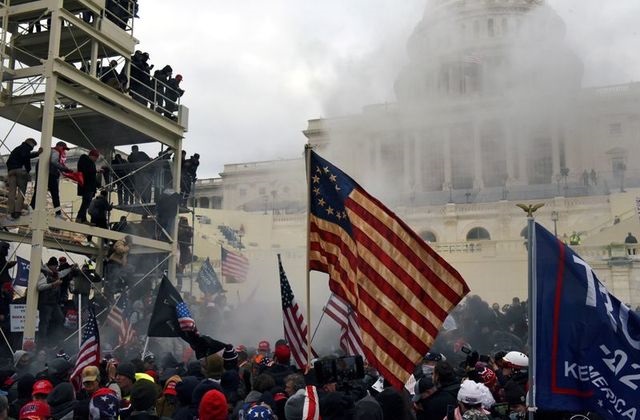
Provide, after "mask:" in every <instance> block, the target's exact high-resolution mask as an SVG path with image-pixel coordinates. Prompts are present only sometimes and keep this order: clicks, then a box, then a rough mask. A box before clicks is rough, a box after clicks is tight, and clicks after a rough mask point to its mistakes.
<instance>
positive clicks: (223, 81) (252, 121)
mask: <svg viewBox="0 0 640 420" xmlns="http://www.w3.org/2000/svg"><path fill="white" fill-rule="evenodd" d="M139 3H140V12H139V14H140V19H139V20H137V21H136V23H135V25H136V26H135V36H136V38H138V39H139V40H140V45H139V48H140V49H141V50H143V51H148V52H149V54H150V56H151V62H152V63H153V64H155V65H156V67H162V66H164V65H165V64H171V66H172V67H173V69H174V74H175V73H180V74H182V75H183V76H184V80H183V82H182V87H183V88H184V89H185V90H186V93H185V95H184V96H183V98H182V102H183V104H185V105H187V106H188V107H189V109H190V122H189V132H188V133H187V136H186V141H185V143H184V146H185V148H186V150H187V151H188V152H189V154H192V153H194V152H199V153H200V155H201V156H202V164H201V166H200V177H201V178H202V177H212V176H217V174H218V172H220V171H222V168H223V165H224V164H225V163H237V162H246V161H255V160H270V159H279V158H292V157H297V156H300V155H301V154H302V150H303V144H304V142H305V137H304V136H303V134H302V133H301V131H302V130H304V129H305V127H306V125H307V120H309V119H313V118H319V117H327V116H336V115H344V114H349V113H357V112H359V110H360V108H361V107H362V106H363V105H366V104H370V103H378V102H385V101H389V102H391V101H394V100H395V98H394V94H393V82H394V80H395V76H396V74H397V72H398V69H399V68H400V67H401V66H402V65H403V64H405V63H406V60H407V58H406V54H405V44H406V40H407V38H408V36H409V35H410V33H411V32H412V30H413V28H414V27H415V25H416V24H417V23H418V22H419V21H420V19H421V18H422V15H423V12H424V7H425V4H426V0H347V1H345V0H324V1H309V0H307V1H300V0H268V1H264V0H237V1H233V2H212V1H209V0H189V1H184V2H176V1H175V0H139ZM549 3H550V4H551V5H552V6H553V7H554V8H555V9H556V10H557V11H558V13H559V14H560V15H561V16H562V17H563V19H564V20H565V22H566V24H567V36H568V39H569V41H570V43H571V45H573V46H574V48H575V50H576V51H577V53H578V54H579V56H580V57H581V58H582V59H583V61H584V63H585V84H587V85H602V84H615V83H625V82H629V81H631V80H638V79H639V78H640V59H639V58H638V45H639V35H638V31H639V29H638V28H640V2H639V1H638V0H615V1H602V0H551V1H549ZM3 137H4V136H3ZM19 141H20V139H19V137H16V138H15V139H10V140H9V141H8V144H9V145H12V144H13V145H15V144H18V143H19Z"/></svg>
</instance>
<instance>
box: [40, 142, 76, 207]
mask: <svg viewBox="0 0 640 420" xmlns="http://www.w3.org/2000/svg"><path fill="white" fill-rule="evenodd" d="M67 150H69V146H67V143H65V142H63V141H59V142H57V143H56V146H55V147H53V148H52V149H51V158H50V159H49V178H48V179H47V189H48V190H49V193H50V194H51V202H52V203H53V208H54V209H55V212H56V218H58V219H62V218H63V217H62V210H61V209H60V174H61V173H63V172H64V173H70V172H73V171H72V170H71V169H69V168H67V165H66V164H65V163H64V162H65V160H66V152H67ZM35 179H36V185H35V187H34V191H35V190H36V189H37V188H38V170H37V167H36V178H35ZM30 206H31V208H32V209H34V210H35V209H36V194H35V193H34V194H32V195H31V203H30Z"/></svg>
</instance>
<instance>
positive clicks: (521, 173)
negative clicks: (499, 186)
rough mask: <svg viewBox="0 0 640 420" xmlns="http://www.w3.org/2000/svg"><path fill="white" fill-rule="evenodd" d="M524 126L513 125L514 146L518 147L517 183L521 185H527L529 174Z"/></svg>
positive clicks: (527, 138) (526, 138)
mask: <svg viewBox="0 0 640 420" xmlns="http://www.w3.org/2000/svg"><path fill="white" fill-rule="evenodd" d="M525 130H526V126H525V125H523V124H520V123H516V124H515V129H514V136H513V138H514V144H516V143H517V145H518V153H517V154H518V156H517V159H518V181H519V182H520V184H522V185H527V184H528V183H529V174H528V173H527V148H528V141H529V136H528V133H527V132H526V131H525Z"/></svg>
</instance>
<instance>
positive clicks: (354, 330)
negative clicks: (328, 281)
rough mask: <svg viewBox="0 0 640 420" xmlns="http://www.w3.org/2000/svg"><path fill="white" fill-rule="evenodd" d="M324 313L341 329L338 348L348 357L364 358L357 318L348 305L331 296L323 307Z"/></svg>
mask: <svg viewBox="0 0 640 420" xmlns="http://www.w3.org/2000/svg"><path fill="white" fill-rule="evenodd" d="M324 313H325V314H327V315H328V316H329V317H330V318H331V319H333V320H334V321H336V322H337V323H338V325H340V328H341V329H342V332H341V334H340V348H342V351H344V352H345V353H346V354H348V355H350V356H356V355H360V356H362V357H363V358H364V357H365V354H364V351H363V350H362V347H363V346H362V339H361V338H360V327H359V326H358V316H357V315H356V313H355V312H354V311H353V309H351V307H350V306H349V304H348V303H347V302H345V301H344V300H343V299H341V298H339V297H338V296H337V295H335V294H332V295H331V297H330V298H329V301H328V302H327V305H326V306H325V307H324Z"/></svg>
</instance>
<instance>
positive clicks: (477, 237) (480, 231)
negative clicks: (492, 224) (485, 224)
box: [467, 227, 491, 241]
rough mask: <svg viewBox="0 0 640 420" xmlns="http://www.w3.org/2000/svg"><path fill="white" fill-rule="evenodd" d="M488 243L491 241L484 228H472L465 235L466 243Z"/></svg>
mask: <svg viewBox="0 0 640 420" xmlns="http://www.w3.org/2000/svg"><path fill="white" fill-rule="evenodd" d="M485 240H486V241H488V240H491V235H489V231H487V229H485V228H481V227H474V228H473V229H471V230H470V231H469V233H467V241H485Z"/></svg>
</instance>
